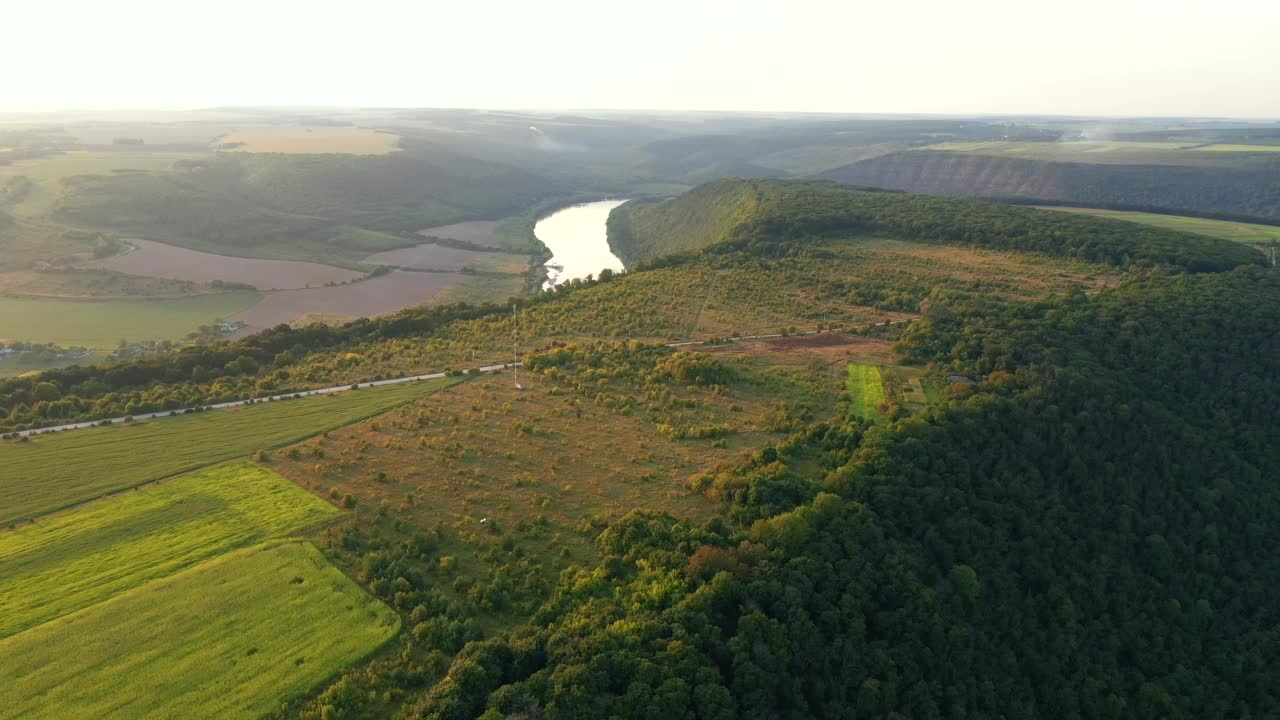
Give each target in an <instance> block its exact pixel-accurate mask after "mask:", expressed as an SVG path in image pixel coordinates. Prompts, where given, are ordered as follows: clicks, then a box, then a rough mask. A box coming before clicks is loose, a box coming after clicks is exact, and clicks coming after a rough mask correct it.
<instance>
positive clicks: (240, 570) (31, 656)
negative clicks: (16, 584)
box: [0, 542, 399, 720]
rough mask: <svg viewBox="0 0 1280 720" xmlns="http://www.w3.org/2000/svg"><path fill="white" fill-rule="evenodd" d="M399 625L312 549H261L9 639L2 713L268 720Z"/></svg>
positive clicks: (1, 668)
mask: <svg viewBox="0 0 1280 720" xmlns="http://www.w3.org/2000/svg"><path fill="white" fill-rule="evenodd" d="M398 630H399V617H398V616H397V615H396V614H395V613H394V612H392V611H391V610H390V609H388V608H387V607H386V606H385V605H383V604H382V603H380V602H378V601H377V600H375V599H373V598H372V597H370V596H369V595H367V594H365V593H364V591H362V590H361V589H360V588H359V587H358V586H357V585H356V584H355V583H353V582H352V581H351V580H350V579H348V578H347V577H345V576H344V575H343V574H342V573H341V572H340V571H338V569H337V568H335V567H333V566H332V565H330V564H329V563H328V562H326V561H325V559H324V557H323V556H322V555H321V554H320V553H319V551H317V550H316V549H315V548H314V547H313V546H312V545H311V544H310V543H305V542H287V543H277V544H272V545H267V546H262V547H255V548H249V549H245V550H242V551H240V552H237V553H233V554H231V555H227V556H224V557H222V558H219V559H217V560H213V561H211V562H208V563H205V564H203V565H200V566H198V567H195V568H193V569H190V570H188V571H186V572H183V573H181V574H178V575H175V576H173V577H169V578H166V579H163V580H158V581H155V582H152V583H150V584H148V585H145V586H143V587H139V588H136V589H134V590H132V591H129V592H127V593H125V594H122V595H118V596H116V597H114V598H112V599H111V600H108V601H106V602H103V603H101V604H99V605H95V606H93V607H91V608H88V609H86V610H84V611H82V612H78V613H75V614H72V615H68V616H66V617H62V618H59V619H57V620H54V621H52V622H48V623H45V624H43V625H41V626H39V627H35V628H32V629H30V630H28V631H26V632H24V633H21V634H19V635H15V636H13V637H10V638H7V639H5V640H0V685H2V686H3V687H4V693H3V694H4V696H5V701H4V703H2V704H0V717H2V718H23V719H24V720H33V719H36V718H51V719H52V718H57V719H59V720H61V719H63V718H90V717H93V718H104V717H133V718H141V717H150V718H176V717H184V718H185V717H192V718H197V717H198V718H255V717H261V716H262V715H264V714H266V713H269V712H271V711H273V710H276V709H279V707H280V704H281V702H282V701H287V700H289V699H291V698H293V697H297V696H298V695H301V694H304V693H306V692H308V691H309V690H311V689H312V688H314V687H315V686H316V685H317V684H319V683H321V682H323V681H324V680H325V679H327V678H329V677H331V676H332V675H334V674H335V673H336V672H338V671H339V670H340V669H342V668H343V667H345V666H347V665H349V664H351V663H353V662H356V661H358V660H360V659H361V658H362V657H365V656H367V655H368V654H369V653H371V652H373V651H374V650H376V649H377V648H378V647H379V646H380V645H381V644H382V643H384V642H386V641H387V640H388V639H389V638H391V637H392V636H394V635H395V634H396V632H397V631H398Z"/></svg>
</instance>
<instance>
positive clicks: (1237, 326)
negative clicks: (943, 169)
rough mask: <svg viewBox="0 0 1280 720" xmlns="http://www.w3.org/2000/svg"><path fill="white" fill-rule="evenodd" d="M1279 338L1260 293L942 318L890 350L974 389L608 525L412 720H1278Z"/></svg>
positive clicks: (469, 652) (1194, 278)
mask: <svg viewBox="0 0 1280 720" xmlns="http://www.w3.org/2000/svg"><path fill="white" fill-rule="evenodd" d="M1277 323H1280V276H1278V275H1276V274H1275V273H1274V272H1270V271H1267V270H1263V269H1260V268H1240V269H1237V270H1234V271H1231V272H1229V273H1225V274H1211V275H1185V274H1184V275H1161V274H1152V275H1148V276H1134V277H1133V278H1131V279H1130V280H1128V281H1127V282H1126V283H1125V284H1124V285H1122V286H1121V287H1120V288H1118V289H1114V290H1108V291H1104V292H1102V293H1100V294H1098V295H1097V296H1094V297H1090V298H1086V297H1084V296H1082V295H1078V294H1077V295H1075V296H1072V297H1060V298H1057V299H1054V300H1051V301H1042V302H1037V303H1029V304H1021V305H1010V306H1008V307H1004V308H1001V309H998V310H995V311H992V309H991V308H989V307H986V308H982V307H976V306H975V307H966V306H965V305H963V304H959V305H949V306H946V307H937V308H935V309H933V310H932V311H931V313H930V317H929V318H928V320H927V321H926V322H924V323H921V324H920V325H919V326H918V327H916V328H915V329H913V330H912V332H911V334H910V335H909V337H908V338H907V340H906V342H905V344H904V346H903V348H902V349H903V350H904V351H905V352H907V353H908V354H909V355H911V356H913V357H916V358H918V359H921V360H930V361H933V362H937V363H940V364H943V365H945V366H947V367H950V368H952V369H954V370H957V371H962V372H967V373H970V374H972V375H973V376H975V377H981V378H983V379H982V381H981V383H980V384H978V385H977V386H976V387H973V386H967V385H966V386H955V387H953V388H952V390H951V391H950V399H949V400H948V401H947V402H945V403H943V404H942V405H940V406H938V407H935V408H934V409H932V410H930V411H928V412H926V413H923V414H920V415H916V416H913V417H911V418H908V419H904V420H900V421H897V422H895V423H892V424H890V425H888V426H886V427H869V426H864V425H861V424H859V423H858V422H855V421H834V422H829V423H819V424H816V425H813V426H811V427H809V428H808V429H806V430H804V431H801V432H799V433H797V434H796V435H794V436H793V437H792V438H791V439H790V440H789V441H787V442H786V443H783V444H781V445H780V446H777V447H773V448H766V449H765V450H763V451H762V452H759V453H758V454H757V455H756V456H755V457H754V458H753V459H752V460H750V461H748V462H745V463H744V464H743V465H741V466H739V467H737V468H724V469H722V470H718V471H714V472H712V473H710V474H709V475H708V476H706V477H698V478H695V479H694V480H693V481H692V485H693V486H694V487H696V488H699V489H702V490H703V491H704V492H706V493H707V494H708V495H710V496H712V497H714V498H717V499H719V500H721V501H722V502H724V503H726V505H727V510H728V512H727V514H726V517H725V518H724V519H721V520H715V521H712V522H710V523H708V524H707V525H704V526H702V527H694V526H690V525H688V524H685V523H681V522H679V521H677V520H676V519H675V518H672V517H670V516H666V515H662V514H654V513H636V514H633V515H631V516H630V517H628V518H626V519H624V520H623V521H621V522H619V523H617V524H615V525H613V526H612V527H610V528H609V529H607V530H606V531H605V532H604V533H602V534H601V535H600V536H599V539H598V545H599V548H600V550H601V552H602V553H603V555H604V556H605V560H604V562H603V563H602V564H601V565H600V566H598V567H596V568H594V569H590V568H585V569H584V568H575V569H572V570H570V571H568V572H566V573H565V575H564V576H563V577H562V581H561V584H560V586H559V590H558V591H557V593H556V595H555V597H554V599H553V600H552V601H551V602H550V603H549V604H548V605H547V606H545V607H544V608H543V609H542V610H541V611H539V612H538V613H537V614H536V615H535V616H534V618H533V620H532V622H531V623H530V624H529V625H528V626H527V627H525V628H522V629H519V630H516V631H515V632H513V633H511V634H510V635H508V636H507V637H505V638H502V639H497V640H490V641H486V642H483V643H473V644H471V645H469V646H468V647H467V648H466V649H464V650H463V651H462V653H461V654H460V655H459V656H458V657H457V659H456V660H455V661H454V663H453V666H452V668H451V669H450V671H449V673H448V675H447V677H446V678H445V679H444V680H442V681H441V682H440V683H438V684H437V685H436V686H435V687H434V688H433V689H432V690H431V691H430V692H429V693H427V694H426V695H425V696H424V697H423V698H422V699H421V700H420V701H419V702H418V703H417V705H416V707H415V708H414V711H413V713H412V716H414V717H422V718H433V719H444V718H468V717H476V716H478V715H480V714H481V713H484V715H483V716H484V717H486V718H490V717H492V718H501V717H547V718H579V717H619V718H633V717H634V718H640V717H678V718H716V719H720V718H724V719H726V720H727V719H728V718H735V717H742V718H782V717H788V718H790V717H796V718H799V717H819V718H821V717H859V718H862V717H867V718H962V717H1004V718H1050V717H1052V718H1151V719H1154V718H1186V719H1191V718H1197V719H1198V718H1263V717H1276V716H1277V715H1278V714H1280V642H1277V628H1280V605H1278V604H1277V603H1276V602H1275V600H1274V588H1275V586H1276V584H1277V583H1278V582H1280V556H1278V555H1277V554H1276V553H1275V552H1274V551H1273V549H1274V547H1275V546H1276V543H1277V542H1280V484H1277V483H1276V482H1275V479H1276V478H1277V477H1280V442H1277V441H1278V440H1280V436H1278V431H1277V428H1280V379H1278V378H1280V336H1278V335H1277V334H1276V332H1275V327H1276V325H1277Z"/></svg>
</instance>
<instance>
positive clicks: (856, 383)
mask: <svg viewBox="0 0 1280 720" xmlns="http://www.w3.org/2000/svg"><path fill="white" fill-rule="evenodd" d="M845 389H847V390H848V391H849V413H850V414H851V415H853V416H855V417H860V418H863V419H866V420H871V421H873V422H879V421H882V420H883V419H884V413H881V412H880V410H879V409H878V406H879V405H880V403H882V402H885V394H884V383H883V382H882V381H881V379H880V368H878V367H876V366H875V365H865V364H863V363H849V377H848V378H847V379H846V380H845Z"/></svg>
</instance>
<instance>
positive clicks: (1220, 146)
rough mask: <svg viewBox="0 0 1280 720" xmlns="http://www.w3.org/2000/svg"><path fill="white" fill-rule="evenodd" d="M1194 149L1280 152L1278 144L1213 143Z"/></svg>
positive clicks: (1206, 150)
mask: <svg viewBox="0 0 1280 720" xmlns="http://www.w3.org/2000/svg"><path fill="white" fill-rule="evenodd" d="M1196 150H1203V151H1205V152H1250V153H1256V152H1280V145H1237V144H1233V143H1217V144H1214V145H1205V146H1203V147H1198V148H1196Z"/></svg>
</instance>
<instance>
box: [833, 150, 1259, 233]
mask: <svg viewBox="0 0 1280 720" xmlns="http://www.w3.org/2000/svg"><path fill="white" fill-rule="evenodd" d="M821 177H823V178H825V179H829V180H836V181H838V182H843V183H849V184H852V185H869V186H874V187H883V188H893V189H897V190H907V191H910V192H919V193H931V194H935V195H968V196H978V197H999V198H1034V199H1040V200H1052V201H1059V202H1070V203H1075V204H1079V205H1088V206H1091V207H1116V208H1125V209H1131V210H1156V211H1163V212H1171V211H1172V212H1177V211H1185V212H1189V213H1191V214H1204V215H1210V216H1223V217H1230V218H1238V219H1242V220H1246V219H1250V218H1254V219H1260V220H1269V221H1275V220H1280V162H1278V161H1275V160H1270V161H1265V162H1258V163H1255V164H1253V165H1251V166H1244V167H1238V168H1221V167H1196V166H1178V165H1141V164H1134V165H1119V164H1110V163H1107V164H1089V163H1084V162H1048V161H1043V160H1031V159H1025V158H1014V157H996V156H989V155H979V154H966V153H956V152H928V151H911V152H900V153H894V154H891V155H886V156H883V157H877V158H872V159H870V160H863V161H860V162H856V163H853V164H851V165H846V166H844V167H840V168H836V169H834V170H828V171H827V172H825V173H823V174H822V175H821Z"/></svg>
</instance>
